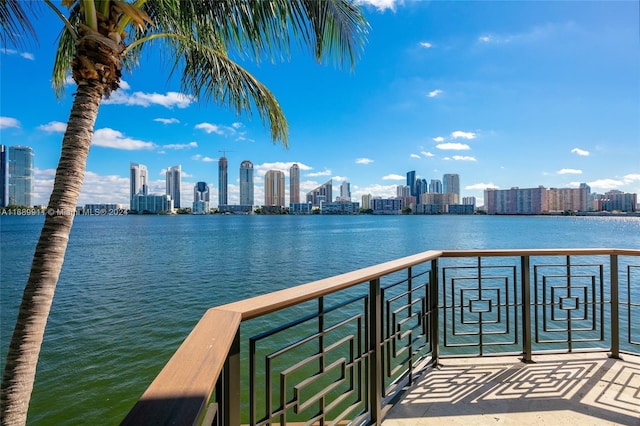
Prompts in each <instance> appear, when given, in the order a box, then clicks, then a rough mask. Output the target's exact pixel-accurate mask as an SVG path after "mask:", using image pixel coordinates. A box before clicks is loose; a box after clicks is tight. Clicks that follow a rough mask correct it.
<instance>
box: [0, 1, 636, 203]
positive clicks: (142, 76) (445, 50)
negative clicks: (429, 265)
mask: <svg viewBox="0 0 640 426" xmlns="http://www.w3.org/2000/svg"><path fill="white" fill-rule="evenodd" d="M378 5H379V7H377V8H376V7H374V6H372V5H370V4H365V5H364V8H365V15H366V17H367V19H369V21H370V23H371V33H370V35H369V42H368V44H367V46H366V47H365V51H364V53H363V55H362V59H361V60H360V61H359V62H358V63H357V64H356V66H355V68H354V70H353V71H352V72H350V71H349V70H342V71H340V70H336V69H334V67H332V66H325V65H318V64H315V63H314V61H313V59H312V58H311V57H309V56H308V55H302V54H299V52H294V53H293V54H292V58H291V60H290V61H289V62H284V63H275V64H271V63H269V62H268V61H265V63H262V64H260V65H254V64H249V63H245V62H242V61H241V64H242V65H243V66H246V67H247V69H248V70H249V71H250V72H252V73H253V74H254V75H255V76H256V77H257V78H258V79H259V80H261V81H262V82H264V83H265V84H266V85H267V87H269V88H270V89H271V90H272V91H273V93H274V94H275V96H276V97H277V99H278V100H279V102H280V103H281V106H282V108H283V110H284V112H285V114H286V116H287V118H288V120H289V127H290V138H289V149H288V150H285V149H284V148H283V147H282V146H281V145H278V144H272V143H271V141H270V140H269V133H268V131H266V130H265V129H264V128H262V125H261V123H260V122H259V120H257V119H256V118H255V117H254V118H253V119H252V120H248V119H247V117H245V116H241V117H238V116H236V115H235V114H233V113H232V112H229V111H228V110H226V109H224V108H220V107H217V106H215V105H209V106H199V105H197V104H196V103H195V102H194V100H193V99H192V98H191V97H190V96H189V94H181V93H180V92H179V82H177V81H176V80H175V79H169V80H167V76H166V75H164V74H163V73H159V72H155V69H156V65H158V67H160V65H159V63H158V62H157V57H154V56H153V55H150V58H149V59H148V60H145V66H144V67H143V68H141V72H138V73H137V74H136V76H135V77H132V76H131V75H129V74H127V73H126V72H125V73H124V75H123V80H122V86H121V89H120V90H118V91H116V92H114V93H113V94H112V96H111V98H110V99H109V100H105V102H104V103H103V106H102V107H101V111H100V114H99V116H98V120H97V122H96V127H95V132H94V141H93V147H92V149H91V152H90V154H89V160H88V163H87V173H86V177H85V185H84V186H83V189H82V192H81V195H80V200H79V203H80V204H85V203H100V202H102V203H121V204H128V203H129V201H130V193H129V191H128V190H127V187H128V185H129V182H128V180H129V177H128V176H127V169H126V164H127V163H129V162H136V163H141V164H145V165H147V167H148V170H149V174H148V187H149V192H150V193H164V191H165V186H166V182H165V174H166V171H167V169H168V168H169V167H171V166H172V165H175V164H181V165H182V185H181V190H180V192H181V194H182V200H181V203H182V204H184V205H185V206H189V203H190V201H191V200H190V199H189V198H191V194H192V193H193V186H194V185H195V184H196V182H198V181H205V182H207V184H208V185H209V186H210V188H211V197H212V201H214V200H218V198H219V195H220V194H218V190H217V189H216V188H218V180H217V179H216V176H217V171H218V162H217V161H218V158H219V153H220V152H224V156H225V157H226V158H227V159H228V162H229V169H228V203H229V204H239V203H240V200H239V193H240V190H239V186H240V177H239V167H238V165H239V164H240V163H241V162H242V161H244V160H247V159H250V161H252V162H253V165H254V179H255V186H254V190H255V193H254V199H255V200H256V202H255V204H260V202H259V201H258V200H263V199H264V183H263V182H264V174H265V173H266V172H267V171H268V170H276V169H277V170H280V171H282V172H283V173H284V174H285V175H287V178H288V175H289V169H290V168H291V166H292V165H293V164H297V165H298V166H299V170H300V180H299V185H300V193H301V196H304V194H307V193H308V192H309V191H311V190H313V189H314V188H317V187H318V186H320V185H321V184H322V182H326V181H327V180H329V179H331V180H332V181H333V182H334V183H335V185H336V186H340V184H341V183H342V182H345V181H347V182H349V183H350V184H351V193H352V198H353V199H355V200H359V199H360V198H361V196H362V195H363V194H372V195H378V196H383V197H392V196H395V194H396V187H397V186H398V185H402V184H403V182H404V181H405V180H406V176H405V173H406V172H407V171H408V170H415V172H416V178H420V179H421V180H424V181H425V182H427V183H430V182H431V180H439V179H442V177H443V175H444V174H445V173H456V174H459V175H460V196H461V197H462V196H474V197H476V199H477V204H478V205H483V204H484V201H483V198H484V190H485V189H487V188H496V189H508V188H510V187H513V186H518V187H523V188H524V187H537V186H539V185H543V186H545V187H547V188H551V187H556V188H563V187H578V186H579V184H580V183H583V182H584V183H587V184H588V185H589V186H591V188H592V191H593V192H597V193H605V192H607V191H609V190H611V189H617V190H621V191H623V192H631V193H638V192H640V165H639V164H638V160H637V159H638V158H640V128H639V127H638V125H637V117H638V115H639V113H640V99H638V96H637V93H638V85H639V79H638V77H637V76H638V74H639V73H640V60H639V59H638V54H637V52H638V47H639V42H638V37H637V34H638V25H639V24H638V20H637V16H638V7H639V6H638V4H637V2H608V3H607V2H601V3H582V2H559V3H558V2H543V3H534V2H509V3H506V2H422V3H416V2H402V3H401V2H393V1H388V2H386V3H378ZM385 5H386V6H385ZM453 17H455V19H456V22H457V25H456V26H455V28H452V27H451V25H450V24H449V23H450V22H451V19H453ZM54 19H55V18H53V17H51V18H47V19H42V20H41V21H39V22H37V23H36V25H37V30H42V31H43V32H42V33H41V39H40V45H39V47H38V46H30V47H29V48H28V49H27V50H25V51H17V50H11V49H5V50H3V51H2V61H3V75H2V83H3V86H2V105H3V111H2V117H0V131H1V132H2V141H3V144H5V145H8V146H11V145H27V146H31V147H32V148H33V150H34V152H35V157H34V164H35V170H34V204H46V203H47V200H48V197H49V194H50V192H51V188H52V184H53V172H54V169H55V167H56V164H57V160H58V157H59V146H60V142H61V139H62V132H63V131H64V128H65V124H64V123H65V122H66V119H67V117H68V112H69V105H70V103H71V101H72V94H73V92H74V87H73V85H68V86H66V96H65V97H64V98H62V99H61V100H60V101H58V100H56V99H55V97H54V93H53V90H52V89H51V87H50V72H51V63H52V61H53V56H54V50H55V43H54V42H53V40H54V38H55V36H56V34H57V33H58V30H59V28H58V27H57V26H56V24H57V21H54ZM390 35H393V36H390ZM147 65H148V66H147ZM145 70H146V71H145ZM149 70H153V71H149ZM26 78H28V81H30V82H32V84H31V83H30V85H28V86H25V85H24V84H19V83H20V82H22V81H25V79H26ZM34 99H38V103H39V106H40V107H39V108H37V109H34V108H33V100H34ZM123 117H126V120H123ZM285 190H286V191H287V197H289V192H290V187H289V185H287V186H286V188H285Z"/></svg>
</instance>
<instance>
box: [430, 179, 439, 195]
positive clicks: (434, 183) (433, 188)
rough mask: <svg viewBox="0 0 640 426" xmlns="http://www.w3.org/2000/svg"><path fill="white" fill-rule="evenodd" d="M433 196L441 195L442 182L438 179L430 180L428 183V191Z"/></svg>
mask: <svg viewBox="0 0 640 426" xmlns="http://www.w3.org/2000/svg"><path fill="white" fill-rule="evenodd" d="M428 192H433V193H434V194H442V182H440V180H439V179H431V182H430V183H429V191H428Z"/></svg>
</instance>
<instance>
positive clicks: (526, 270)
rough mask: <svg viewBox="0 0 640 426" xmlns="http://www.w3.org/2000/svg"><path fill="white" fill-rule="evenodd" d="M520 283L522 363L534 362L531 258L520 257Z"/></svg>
mask: <svg viewBox="0 0 640 426" xmlns="http://www.w3.org/2000/svg"><path fill="white" fill-rule="evenodd" d="M520 283H521V285H522V361H523V362H533V358H532V352H531V265H530V258H529V256H521V257H520ZM536 297H537V295H536ZM534 306H535V304H534ZM536 309H537V308H536Z"/></svg>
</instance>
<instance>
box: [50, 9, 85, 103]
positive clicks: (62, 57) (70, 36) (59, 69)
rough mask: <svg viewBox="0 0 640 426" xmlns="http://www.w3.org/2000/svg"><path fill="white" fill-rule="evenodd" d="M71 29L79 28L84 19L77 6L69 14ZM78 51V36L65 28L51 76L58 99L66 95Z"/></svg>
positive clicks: (67, 27) (61, 35)
mask: <svg viewBox="0 0 640 426" xmlns="http://www.w3.org/2000/svg"><path fill="white" fill-rule="evenodd" d="M67 21H68V22H69V24H70V26H71V28H78V26H79V25H80V24H81V23H82V17H81V15H80V6H78V5H76V6H75V7H74V8H73V9H71V12H70V14H69V18H68V19H67ZM75 51H76V34H75V33H74V32H72V31H71V29H69V26H65V27H63V29H62V32H61V33H60V40H59V42H58V49H57V51H56V59H55V61H54V63H53V74H52V76H51V82H52V84H53V89H54V91H55V93H56V96H57V97H61V96H62V95H63V94H64V86H65V83H66V79H67V76H68V75H69V74H70V72H71V62H72V61H73V55H74V54H75Z"/></svg>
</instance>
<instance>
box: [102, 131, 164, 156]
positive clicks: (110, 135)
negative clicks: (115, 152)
mask: <svg viewBox="0 0 640 426" xmlns="http://www.w3.org/2000/svg"><path fill="white" fill-rule="evenodd" d="M92 145H95V146H102V147H105V148H115V149H123V150H126V151H135V150H139V149H155V148H156V144H154V143H153V142H146V141H141V140H137V139H133V138H129V137H126V136H125V135H123V134H122V132H119V131H117V130H113V129H110V128H104V129H98V130H96V131H95V132H94V134H93V138H92Z"/></svg>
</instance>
